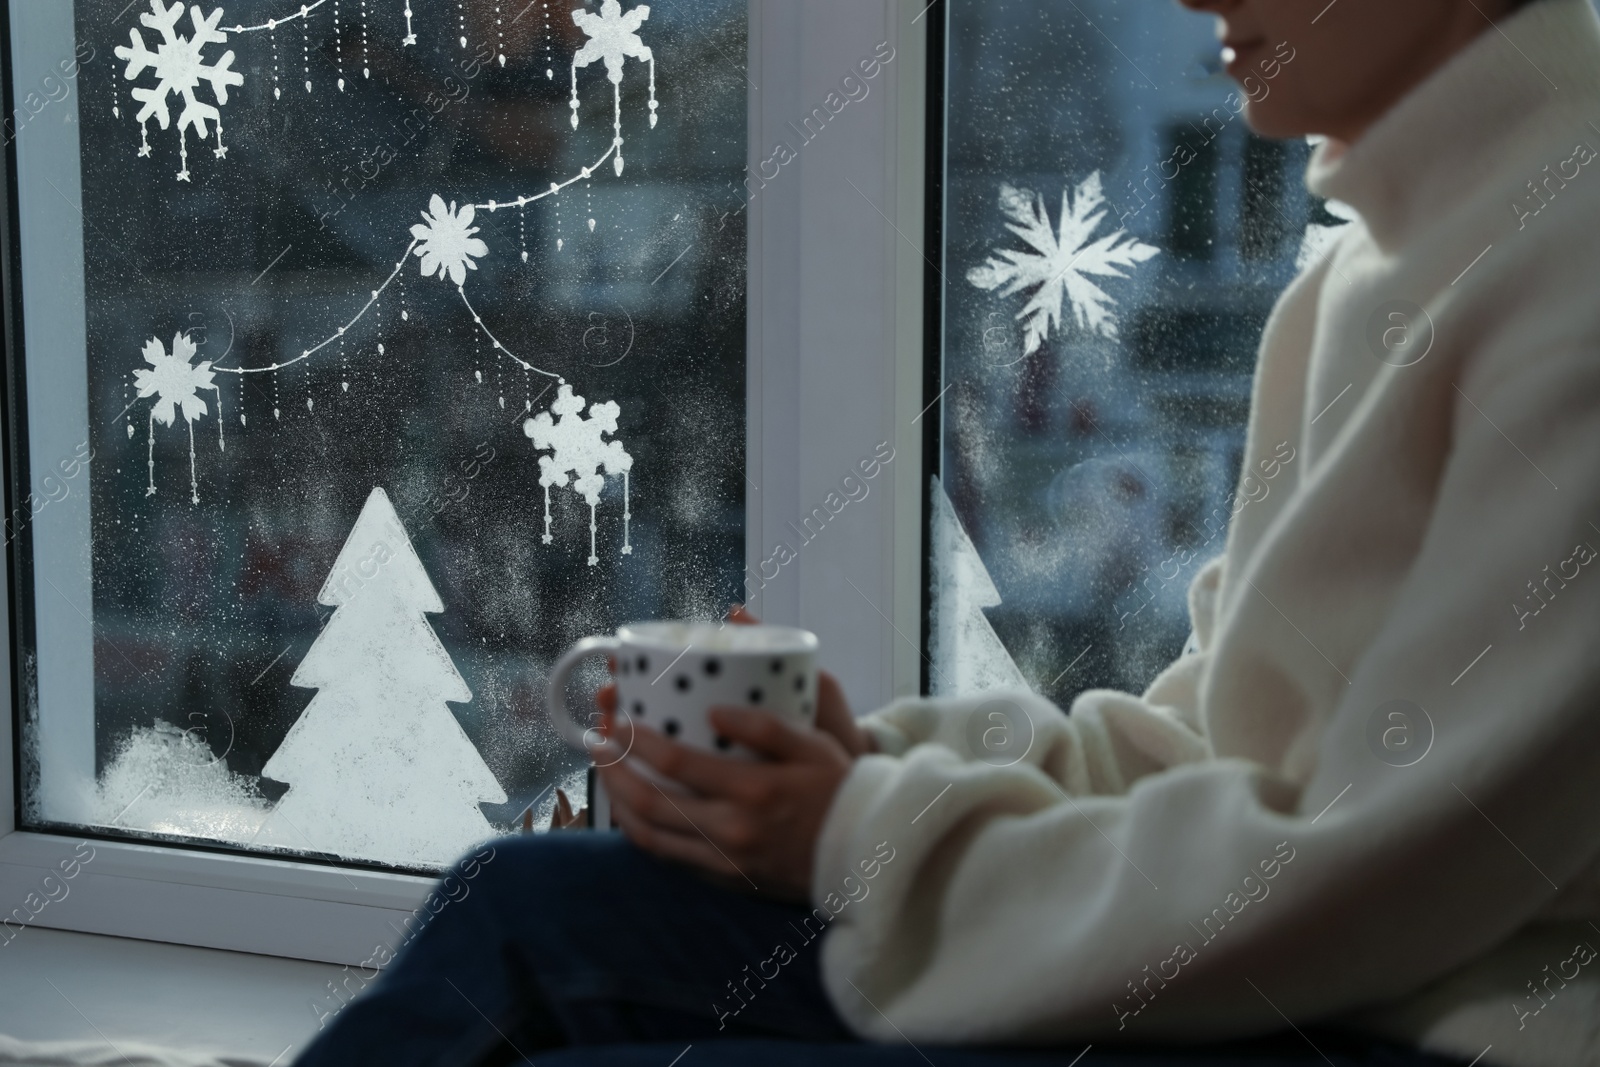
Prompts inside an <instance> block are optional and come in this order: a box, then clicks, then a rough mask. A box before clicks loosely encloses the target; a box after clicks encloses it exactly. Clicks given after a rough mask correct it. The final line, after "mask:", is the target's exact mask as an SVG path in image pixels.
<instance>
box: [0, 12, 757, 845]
mask: <svg viewBox="0 0 1600 1067" xmlns="http://www.w3.org/2000/svg"><path fill="white" fill-rule="evenodd" d="M46 8H53V9H59V10H38V9H46ZM575 8H576V10H574V9H575ZM199 12H200V8H193V9H192V10H191V9H190V8H187V7H186V6H184V5H171V6H169V5H168V4H167V3H164V2H162V0H138V2H137V3H136V4H132V5H129V4H128V3H127V0H79V2H77V3H76V4H75V5H72V6H70V7H69V6H68V5H32V4H14V5H12V23H13V24H12V26H11V27H10V33H9V34H8V47H10V48H11V49H12V57H11V58H12V62H13V70H14V80H15V86H14V88H15V92H16V97H17V99H18V100H24V99H26V98H27V97H28V94H29V93H32V92H35V91H37V93H38V98H39V99H41V100H45V101H47V102H45V103H43V104H42V105H41V106H40V108H39V110H38V111H37V113H33V114H30V116H29V118H28V119H27V120H26V121H24V122H23V124H22V126H21V128H20V129H19V130H18V132H17V145H18V170H19V189H18V193H19V200H20V216H21V217H20V224H21V229H22V239H21V245H22V248H21V253H22V255H21V259H22V277H23V287H24V323H25V327H26V331H27V333H26V350H25V356H26V379H27V380H26V387H27V389H26V408H25V414H26V422H27V430H28V434H27V443H28V455H27V457H26V462H27V464H28V468H27V470H26V472H25V474H26V477H25V479H24V485H23V488H24V489H25V490H31V492H32V494H33V500H32V511H33V512H34V513H33V514H32V515H31V516H30V515H29V510H30V509H29V507H28V505H27V504H25V505H24V507H23V509H22V511H21V513H20V514H19V515H14V516H13V517H12V522H11V525H10V527H8V533H14V534H16V535H17V536H18V543H19V545H20V546H21V547H22V548H23V553H22V555H21V557H20V558H21V560H22V564H23V574H22V578H23V579H24V586H25V587H29V586H31V596H32V605H33V610H34V634H33V636H32V639H31V640H30V641H29V642H28V647H26V648H25V649H24V656H25V665H26V676H27V682H28V684H29V686H30V688H31V691H32V693H31V696H32V699H31V701H30V706H29V707H28V708H27V710H26V712H25V720H24V738H25V745H24V748H25V759H24V772H25V773H24V779H25V789H24V797H25V805H24V807H25V812H24V815H25V821H26V822H27V823H28V824H29V825H32V826H35V827H50V826H59V825H63V824H67V825H73V826H89V827H94V828H98V829H99V830H100V831H102V832H106V833H127V834H131V835H136V836H141V835H142V836H148V835H158V836H161V837H163V838H176V839H187V840H193V841H198V842H209V843H214V844H218V845H223V846H236V847H246V848H253V849H263V848H265V849H285V850H289V851H293V852H304V853H316V854H324V855H332V856H337V857H340V858H343V859H349V860H353V861H363V862H372V863H383V864H395V865H401V866H409V867H427V866H432V865H438V864H443V863H447V862H449V861H451V860H452V859H454V858H455V857H456V856H457V855H459V854H460V853H462V852H463V851H465V850H467V849H468V848H470V847H471V846H472V845H473V844H474V843H475V842H477V841H478V840H480V839H482V838H484V837H486V836H488V835H490V834H491V833H494V832H496V831H498V830H502V829H505V828H508V827H510V826H511V825H513V823H514V822H515V821H517V820H518V817H519V816H520V814H521V813H522V812H523V811H524V810H525V809H527V808H528V807H529V805H530V804H531V805H533V808H534V815H535V818H536V820H537V821H538V822H540V823H541V824H542V822H543V821H544V820H547V819H548V814H549V810H550V806H551V803H552V799H553V787H555V786H557V785H562V786H564V787H565V788H566V789H567V791H568V792H569V793H573V794H574V796H573V799H574V801H575V802H581V800H582V789H583V786H582V765H583V763H584V762H585V761H584V760H583V759H582V758H581V757H580V756H578V755H577V754H575V753H573V752H571V751H569V750H568V749H567V748H566V747H565V746H564V745H563V744H562V743H561V742H560V741H559V739H558V738H557V737H556V735H555V734H554V732H553V731H552V729H551V728H550V727H549V725H548V723H547V721H546V719H545V716H544V708H543V704H544V698H543V684H544V679H545V675H546V673H547V670H548V667H549V666H550V664H551V662H552V661H553V659H554V658H555V656H556V655H558V654H559V653H560V652H561V651H562V650H563V649H564V648H565V647H566V646H567V645H568V644H569V643H571V642H572V641H574V640H575V639H577V638H579V637H582V636H585V635H588V634H592V633H603V632H606V631H608V630H610V629H613V628H614V627H615V626H616V625H618V624H619V623H620V622H624V621H627V620H629V619H632V618H637V617H646V616H649V617H656V616H709V615H711V614H713V613H714V612H716V611H717V610H718V609H719V608H720V606H721V605H724V604H726V603H727V602H728V601H729V600H731V599H732V598H733V597H734V596H735V594H736V593H737V591H738V589H739V584H740V580H741V578H740V576H741V573H742V570H743V562H744V561H743V546H744V534H743V515H744V485H745V481H744V478H743V477H742V473H743V457H744V411H745V402H744V394H745V390H744V329H745V327H744V304H743V298H744V263H745V258H744V248H745V239H744V233H743V225H742V216H730V217H728V218H727V219H726V220H725V221H721V222H719V219H722V218H723V212H725V211H726V210H727V207H728V204H729V202H730V201H731V200H732V199H733V198H734V197H733V193H732V191H731V190H733V189H736V188H737V183H738V182H739V180H740V179H741V178H742V177H743V171H744V160H745V148H744V139H745V114H746V100H745V94H746V91H747V82H746V79H745V72H744V61H743V57H744V56H745V53H746V43H745V4H744V3H742V2H741V0H697V2H696V3H694V4H678V5H666V6H662V5H651V6H650V7H649V8H648V9H647V8H646V7H644V6H633V5H631V4H625V5H619V4H618V3H617V2H616V0H604V3H601V2H599V0H591V2H589V3H587V4H585V5H582V6H580V5H579V4H576V3H547V2H545V0H536V2H534V3H528V2H526V0H505V2H503V3H502V2H496V0H455V2H449V3H437V4H406V3H404V2H403V0H392V2H391V0H319V2H316V3H310V4H308V5H307V6H305V7H302V6H301V3H300V0H294V2H293V3H282V2H278V3H273V2H268V0H253V2H252V3H250V4H241V5H240V6H239V7H238V8H233V7H231V6H230V7H229V8H228V9H227V11H226V12H221V11H218V12H217V13H216V14H215V15H200V14H199ZM608 75H609V76H608ZM46 79H49V82H48V84H46ZM25 110H26V109H25ZM12 384H13V390H14V392H13V397H14V398H15V397H16V396H17V394H16V393H15V389H16V387H17V386H18V385H19V384H21V383H19V382H13V383H12ZM22 413H23V412H21V411H19V412H18V414H22ZM91 455H92V461H91V459H90V456H91ZM603 672H604V665H603V664H601V663H598V662H596V663H594V664H592V665H591V667H590V671H589V678H588V681H590V682H595V681H597V680H598V676H599V675H600V674H603Z"/></svg>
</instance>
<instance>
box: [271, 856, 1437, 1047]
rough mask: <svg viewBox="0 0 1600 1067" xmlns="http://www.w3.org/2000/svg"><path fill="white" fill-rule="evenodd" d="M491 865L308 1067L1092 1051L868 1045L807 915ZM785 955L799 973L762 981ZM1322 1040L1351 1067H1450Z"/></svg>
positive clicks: (465, 881)
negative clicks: (841, 998)
mask: <svg viewBox="0 0 1600 1067" xmlns="http://www.w3.org/2000/svg"><path fill="white" fill-rule="evenodd" d="M494 850H495V851H494V854H493V856H492V858H489V859H487V860H485V861H480V863H481V865H480V866H477V867H475V868H474V867H472V866H471V865H464V866H458V868H457V870H456V872H455V874H456V879H455V881H454V882H453V883H452V882H448V881H447V883H446V885H447V886H452V889H451V892H450V894H449V895H450V896H453V897H455V898H456V899H454V900H452V901H449V902H447V903H445V904H444V905H443V907H442V908H440V909H439V911H438V913H437V914H436V915H434V916H433V918H432V919H431V920H430V921H429V922H428V923H427V925H425V926H423V927H422V928H421V930H420V932H419V933H417V934H416V936H415V937H414V938H413V939H412V940H411V942H410V943H409V944H407V945H406V947H405V948H404V949H403V950H402V951H401V952H400V954H399V956H398V957H397V958H396V959H395V960H394V962H393V963H392V964H391V965H390V966H389V967H388V968H387V969H386V970H385V972H384V973H383V975H382V976H381V977H380V978H379V979H378V980H377V981H376V982H375V983H374V984H373V985H372V986H371V988H370V989H368V990H365V991H364V992H363V993H362V994H361V995H360V996H359V997H358V998H356V999H355V1000H354V1001H352V1002H351V1003H350V1004H349V1005H348V1006H347V1007H345V1008H344V1009H343V1010H342V1011H340V1012H338V1014H337V1015H334V1016H333V1017H332V1019H331V1020H328V1019H325V1020H324V1022H325V1024H326V1027H327V1028H326V1029H325V1030H324V1031H323V1033H322V1034H321V1036H320V1037H319V1038H318V1040H317V1041H316V1042H315V1043H314V1044H313V1045H312V1046H311V1047H310V1048H309V1049H307V1050H306V1052H305V1053H304V1054H303V1055H302V1056H301V1057H300V1058H299V1059H298V1060H297V1061H296V1062H297V1064H299V1065H300V1067H361V1065H363V1064H374V1065H377V1064H381V1065H383V1067H409V1065H416V1067H422V1065H429V1067H499V1065H510V1064H520V1063H537V1064H538V1065H539V1067H577V1065H579V1064H583V1065H597V1067H598V1065H604V1067H634V1065H638V1067H671V1065H673V1064H675V1063H676V1064H677V1067H712V1065H724V1067H725V1065H734V1064H738V1065H741V1067H743V1065H768V1064H770V1065H774V1067H789V1065H799V1064H817V1063H822V1064H827V1065H828V1067H857V1065H860V1067H924V1065H925V1064H928V1063H934V1064H937V1065H938V1067H1023V1065H1034V1067H1068V1065H1069V1064H1072V1063H1073V1062H1074V1060H1075V1058H1076V1057H1078V1056H1079V1054H1080V1053H1082V1052H1083V1051H1084V1045H1083V1044H1082V1043H1079V1044H1075V1045H1071V1046H1067V1047H1063V1048H1058V1049H1036V1050H1018V1049H955V1048H931V1047H926V1046H916V1047H914V1046H910V1045H874V1044H868V1043H864V1042H860V1041H858V1040H857V1039H855V1038H854V1037H853V1036H852V1035H851V1033H850V1032H849V1031H848V1030H847V1029H846V1028H845V1026H844V1023H843V1022H842V1021H841V1020H840V1019H839V1016H838V1015H837V1014H836V1013H835V1012H834V1010H833V1006H832V1004H830V1003H829V1001H828V998H827V995H826V994H825V993H824V992H823V989H822V984H821V980H820V976H819V972H818V948H819V947H820V945H821V936H820V934H819V933H818V926H819V924H818V923H817V921H816V920H815V919H813V918H811V913H810V912H809V911H808V910H807V909H804V908H800V907H795V906H792V905H787V904H780V903H775V902H773V901H769V900H764V899H761V898H758V897H754V896H750V895H746V894H743V893H739V892H734V891H732V890H728V889H723V888H719V887H717V886H714V885H711V884H709V883H708V882H706V881H705V880H703V879H701V878H700V877H699V876H697V875H695V874H693V873H691V872H688V871H686V870H683V869H681V868H679V867H676V866H673V865H671V864H667V863H664V862H661V861H659V860H656V859H654V858H653V857H651V856H648V855H646V854H644V853H643V852H640V851H639V850H637V849H635V848H634V847H633V846H631V845H629V844H628V843H627V842H626V841H625V840H623V839H622V837H621V835H619V834H609V833H584V832H565V833H557V834H549V835H539V836H528V837H513V838H506V839H504V840H501V841H497V842H495V843H494ZM807 920H810V921H809V922H808V921H807ZM780 942H781V943H785V944H787V945H789V946H790V947H791V948H792V949H793V951H794V954H795V955H794V958H793V959H791V960H789V961H788V962H787V964H786V965H785V966H783V967H782V968H781V969H780V970H779V971H778V973H777V975H776V977H772V978H763V977H761V976H759V975H757V973H756V971H757V968H758V965H759V964H761V963H762V962H763V961H770V960H772V959H773V958H774V947H775V946H776V945H778V944H779V943H780ZM1312 1039H1313V1040H1315V1041H1316V1044H1317V1047H1318V1048H1319V1049H1320V1050H1321V1053H1326V1054H1327V1056H1328V1057H1329V1058H1330V1059H1331V1061H1332V1062H1333V1063H1335V1064H1338V1065H1339V1067H1347V1065H1356V1064H1382V1065H1389V1067H1443V1065H1445V1064H1448V1063H1451V1062H1453V1061H1447V1060H1443V1059H1438V1058H1435V1057H1431V1056H1427V1055H1424V1054H1421V1053H1417V1052H1412V1051H1410V1050H1404V1049H1397V1048H1394V1047H1392V1046H1380V1045H1377V1044H1374V1043H1372V1042H1368V1041H1359V1040H1355V1039H1352V1038H1348V1037H1341V1036H1339V1035H1334V1034H1327V1033H1316V1034H1313V1035H1312ZM1321 1053H1319V1052H1318V1051H1316V1050H1314V1049H1313V1048H1312V1047H1311V1046H1310V1045H1309V1044H1308V1043H1307V1041H1306V1040H1305V1039H1303V1038H1301V1037H1299V1036H1297V1035H1295V1034H1293V1033H1290V1034H1288V1035H1287V1037H1286V1038H1275V1039H1271V1040H1268V1041H1251V1042H1244V1043H1235V1044H1230V1045H1227V1046H1208V1047H1205V1048H1200V1049H1195V1050H1186V1051H1176V1050H1172V1049H1147V1050H1130V1049H1118V1048H1111V1047H1109V1046H1101V1047H1096V1048H1093V1049H1092V1050H1091V1051H1089V1052H1088V1054H1087V1055H1084V1056H1082V1058H1081V1059H1076V1065H1077V1067H1168V1065H1174V1067H1175V1065H1179V1064H1181V1065H1184V1067H1201V1065H1206V1067H1223V1065H1225V1064H1226V1065H1232V1064H1239V1063H1248V1064H1250V1065H1252V1067H1322V1065H1323V1064H1324V1063H1325V1062H1327V1061H1325V1060H1324V1058H1323V1056H1322V1054H1321ZM680 1055H681V1056H682V1058H681V1059H677V1057H679V1056H680Z"/></svg>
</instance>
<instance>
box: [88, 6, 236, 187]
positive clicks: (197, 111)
mask: <svg viewBox="0 0 1600 1067" xmlns="http://www.w3.org/2000/svg"><path fill="white" fill-rule="evenodd" d="M182 17H183V4H182V2H181V0H177V2H174V3H173V5H172V6H171V7H170V8H168V7H164V6H162V3H161V0H150V10H149V11H147V12H145V13H144V14H142V15H140V16H139V21H140V22H141V23H143V24H144V25H145V26H146V27H148V28H149V29H152V30H155V31H156V32H158V33H159V34H160V35H161V40H160V41H158V42H157V43H156V50H155V51H154V52H152V51H150V50H149V49H148V48H146V47H145V44H144V38H143V37H141V36H140V34H139V31H138V30H136V29H130V30H129V31H128V36H129V38H130V39H131V42H132V43H131V44H130V45H118V46H117V48H116V49H115V52H116V55H117V58H118V59H122V60H126V61H127V64H128V67H127V70H126V71H124V72H123V77H124V78H125V79H127V80H128V81H133V80H134V79H136V78H138V77H139V75H140V74H142V73H144V69H145V68H146V67H149V68H150V69H151V70H153V71H154V72H155V77H156V84H155V87H154V88H151V89H147V88H144V87H143V86H140V87H137V88H134V89H132V90H130V92H131V95H132V96H133V98H134V99H135V100H138V101H141V102H142V103H143V104H144V106H143V107H141V108H140V109H139V113H138V114H137V115H136V116H135V118H137V119H138V120H139V136H140V139H141V141H142V142H143V143H142V144H141V145H140V147H139V154H140V155H141V156H148V155H149V154H150V139H149V136H148V128H147V124H148V122H149V121H150V118H151V116H154V117H155V119H156V121H157V122H158V123H159V124H160V126H161V128H162V129H163V130H165V129H167V128H168V127H170V126H171V125H172V114H171V112H170V111H168V110H167V97H168V96H175V97H181V98H182V100H183V111H182V112H180V113H179V115H178V150H179V152H180V154H181V156H182V159H183V169H182V170H180V171H178V180H179V181H185V182H186V181H188V180H189V149H188V144H187V143H186V141H185V138H184V134H185V132H186V131H187V130H189V129H191V128H192V129H193V130H194V131H195V134H196V136H198V137H199V138H200V139H201V140H205V138H206V135H207V127H206V123H207V122H208V121H209V122H214V123H216V126H217V147H216V149H215V151H214V154H215V155H216V156H217V158H219V159H220V158H222V157H224V156H226V155H227V154H228V150H227V148H226V147H224V145H223V144H222V112H220V111H218V110H217V108H216V107H214V106H212V105H211V104H207V103H205V102H203V101H201V100H200V99H199V98H198V97H196V96H195V90H196V89H198V88H199V86H200V83H201V82H202V81H207V82H210V83H211V93H212V95H213V96H214V97H216V101H217V103H218V104H226V103H227V102H228V86H230V85H243V84H244V75H242V74H239V73H237V72H235V71H232V70H229V69H228V68H229V67H230V66H231V65H232V63H233V52H232V51H231V50H230V51H227V52H224V53H223V54H222V56H221V58H220V59H218V60H217V61H216V63H214V64H211V65H209V66H208V65H207V64H206V62H205V57H204V56H203V55H202V52H203V51H204V49H205V46H206V45H208V44H222V43H224V42H225V41H227V39H228V35H227V34H226V33H223V32H221V31H220V30H218V29H217V23H218V22H220V21H221V19H222V8H220V7H219V8H217V9H216V10H214V11H212V12H211V15H210V16H209V17H206V16H202V15H201V13H200V7H199V5H198V4H197V5H195V6H194V7H191V8H190V9H189V21H190V23H191V24H192V25H193V28H194V35H193V36H192V37H181V36H179V35H178V20H179V19H181V18H182Z"/></svg>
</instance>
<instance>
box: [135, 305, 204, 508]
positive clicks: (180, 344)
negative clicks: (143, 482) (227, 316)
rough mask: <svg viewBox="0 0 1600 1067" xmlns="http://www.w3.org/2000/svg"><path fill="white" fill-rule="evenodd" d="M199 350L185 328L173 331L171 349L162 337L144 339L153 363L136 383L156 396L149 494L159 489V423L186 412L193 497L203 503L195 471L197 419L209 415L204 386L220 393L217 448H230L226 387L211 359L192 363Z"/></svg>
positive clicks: (144, 396)
mask: <svg viewBox="0 0 1600 1067" xmlns="http://www.w3.org/2000/svg"><path fill="white" fill-rule="evenodd" d="M197 351H198V350H197V349H196V347H195V343H194V342H193V341H191V340H189V338H188V337H187V336H186V335H185V334H183V333H181V332H180V333H177V334H174V335H173V337H172V351H171V352H170V353H169V352H168V351H167V350H166V348H164V347H163V346H162V344H161V341H160V340H159V339H158V338H155V337H152V338H150V340H148V341H146V342H145V343H144V359H145V362H146V363H148V364H150V366H148V367H140V368H139V369H138V370H136V371H134V372H133V384H134V385H136V386H137V387H138V389H139V396H140V398H141V399H148V398H149V397H152V396H153V397H155V398H156V399H155V403H153V404H151V405H150V422H149V426H148V427H147V445H146V455H147V458H146V461H145V462H146V467H147V468H148V470H149V472H150V484H149V485H148V486H147V487H146V489H145V496H154V495H155V491H156V437H155V432H156V423H158V422H159V423H160V424H161V425H163V426H171V425H172V423H173V420H175V419H176V418H177V417H178V416H179V415H182V416H183V421H184V423H185V424H187V426H188V428H189V499H190V501H191V502H192V503H195V504H198V503H200V485H199V481H198V480H197V479H196V478H195V473H194V423H195V420H196V419H203V418H205V415H206V402H205V400H204V398H202V397H201V396H200V391H201V390H202V389H209V390H211V391H212V392H213V393H215V394H216V396H217V448H218V449H219V450H226V449H227V443H226V442H225V441H223V439H222V390H221V389H219V388H218V387H217V385H216V382H215V374H214V372H213V371H212V369H211V361H210V360H208V359H205V360H201V361H200V362H199V363H190V360H192V359H194V357H195V353H196V352H197ZM128 429H129V430H130V431H131V430H132V429H133V427H132V426H131V425H130V426H129V427H128Z"/></svg>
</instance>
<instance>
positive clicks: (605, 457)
mask: <svg viewBox="0 0 1600 1067" xmlns="http://www.w3.org/2000/svg"><path fill="white" fill-rule="evenodd" d="M583 406H584V399H583V397H581V396H577V395H575V394H574V393H573V392H572V386H570V385H568V384H566V383H565V382H562V383H561V386H560V387H559V388H558V389H557V390H556V399H555V403H553V404H551V405H550V410H549V411H541V412H540V413H539V414H537V415H535V416H534V417H533V418H531V419H528V420H526V421H525V422H523V424H522V432H523V433H525V434H527V435H528V437H530V438H532V440H533V447H534V449H535V450H536V451H540V452H542V451H544V450H546V449H549V450H551V452H552V454H551V455H548V456H540V457H539V484H540V485H541V486H543V487H544V537H543V541H544V543H545V544H547V545H548V544H549V543H550V541H551V540H552V538H551V536H550V487H551V486H555V487H556V488H558V489H559V488H562V487H564V486H565V485H566V484H567V477H568V475H571V476H572V488H573V489H575V490H576V491H577V492H578V493H579V494H580V495H581V496H582V497H583V499H584V501H585V502H586V503H587V504H588V505H589V566H591V567H593V566H594V565H595V564H597V563H599V562H600V557H599V556H598V555H596V554H595V506H596V505H598V504H599V503H600V490H601V489H603V488H605V484H606V480H605V475H606V474H609V475H612V476H613V477H614V476H616V475H618V474H620V475H622V554H623V555H624V556H627V555H632V554H633V546H632V544H630V543H629V540H628V521H629V520H630V519H631V518H632V517H633V514H632V512H631V511H630V510H629V507H628V472H629V471H630V470H632V469H633V457H632V456H630V455H628V452H627V450H626V449H624V448H623V447H622V442H621V441H606V440H603V438H604V437H605V436H606V435H607V434H614V433H616V432H617V416H618V415H620V414H622V409H621V408H620V407H618V406H617V402H616V401H614V400H608V401H606V402H605V403H603V404H592V405H590V407H589V417H588V418H583V417H582V414H581V413H582V411H583ZM552 413H554V415H555V416H556V417H555V418H554V419H552V418H551V417H550V416H551V414H552ZM602 472H604V473H602Z"/></svg>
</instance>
